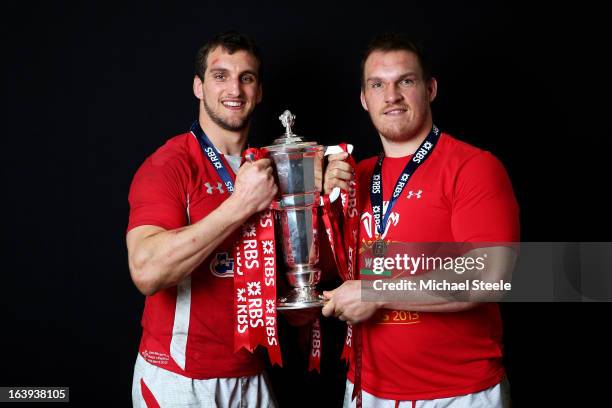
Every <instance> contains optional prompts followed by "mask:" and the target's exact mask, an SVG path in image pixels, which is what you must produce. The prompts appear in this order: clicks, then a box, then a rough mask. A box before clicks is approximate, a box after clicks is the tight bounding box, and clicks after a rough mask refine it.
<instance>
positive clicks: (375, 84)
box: [370, 81, 382, 89]
mask: <svg viewBox="0 0 612 408" xmlns="http://www.w3.org/2000/svg"><path fill="white" fill-rule="evenodd" d="M381 87H382V82H378V81H377V82H370V88H372V89H378V88H381Z"/></svg>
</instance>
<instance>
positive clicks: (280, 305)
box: [276, 286, 325, 310]
mask: <svg viewBox="0 0 612 408" xmlns="http://www.w3.org/2000/svg"><path fill="white" fill-rule="evenodd" d="M324 305H325V301H324V299H323V295H321V294H320V293H319V291H318V290H317V289H316V288H315V287H313V286H304V287H301V288H293V289H291V290H290V291H289V293H287V295H286V296H283V297H280V298H278V300H277V301H276V308H277V309H278V310H294V309H309V308H311V307H323V306H324Z"/></svg>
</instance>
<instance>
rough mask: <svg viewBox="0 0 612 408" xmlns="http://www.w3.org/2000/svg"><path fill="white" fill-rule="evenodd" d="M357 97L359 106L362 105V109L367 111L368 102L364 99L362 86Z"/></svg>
mask: <svg viewBox="0 0 612 408" xmlns="http://www.w3.org/2000/svg"><path fill="white" fill-rule="evenodd" d="M359 99H361V106H363V109H365V110H366V112H367V111H368V104H367V103H366V100H365V95H364V93H363V88H361V93H360V94H359Z"/></svg>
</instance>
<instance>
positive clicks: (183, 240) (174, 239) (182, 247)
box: [128, 197, 251, 295]
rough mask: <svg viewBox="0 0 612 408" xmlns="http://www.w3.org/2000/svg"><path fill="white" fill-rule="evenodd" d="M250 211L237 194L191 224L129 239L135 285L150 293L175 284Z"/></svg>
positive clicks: (237, 225)
mask: <svg viewBox="0 0 612 408" xmlns="http://www.w3.org/2000/svg"><path fill="white" fill-rule="evenodd" d="M250 215H251V212H250V211H249V209H247V208H245V206H244V205H242V203H241V202H240V200H239V199H237V197H230V198H229V199H228V200H226V201H225V202H223V204H221V205H220V206H219V207H218V208H217V209H216V210H214V211H213V212H211V213H210V214H209V215H208V216H206V217H205V218H203V219H202V220H200V221H198V222H197V223H195V224H193V225H189V226H185V227H182V228H178V229H175V230H169V231H166V230H160V231H157V232H155V233H153V234H151V235H149V236H146V237H143V238H142V239H140V240H138V244H137V245H133V247H130V245H129V242H128V250H129V252H130V271H131V273H132V278H133V279H134V282H135V283H136V286H138V288H139V289H140V290H141V292H143V293H144V294H146V295H151V294H153V293H155V292H157V291H159V290H161V289H164V288H167V287H170V286H174V285H176V284H178V283H179V282H181V281H182V280H183V279H184V278H185V277H186V276H188V275H189V274H190V273H191V272H192V271H193V270H194V269H195V268H196V267H197V266H198V265H200V264H201V263H202V261H203V260H204V259H205V258H206V257H207V256H209V255H210V254H211V253H212V252H213V250H214V249H215V248H217V247H218V246H219V245H220V244H221V243H222V242H223V241H224V240H225V239H226V238H227V237H228V236H229V235H230V234H231V233H232V232H233V231H234V230H236V228H238V227H239V226H241V225H242V224H243V223H244V222H245V221H246V220H247V219H248V217H249V216H250ZM128 239H129V237H128Z"/></svg>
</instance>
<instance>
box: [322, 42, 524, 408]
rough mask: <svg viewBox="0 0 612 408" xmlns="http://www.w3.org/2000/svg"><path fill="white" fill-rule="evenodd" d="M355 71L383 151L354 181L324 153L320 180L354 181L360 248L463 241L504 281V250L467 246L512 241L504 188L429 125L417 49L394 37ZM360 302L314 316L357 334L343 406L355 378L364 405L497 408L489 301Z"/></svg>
mask: <svg viewBox="0 0 612 408" xmlns="http://www.w3.org/2000/svg"><path fill="white" fill-rule="evenodd" d="M362 71H363V72H362V75H363V78H362V89H361V103H362V106H363V108H364V109H365V110H366V111H368V113H369V115H370V118H371V120H372V122H373V124H374V126H375V127H376V129H377V130H378V133H379V135H380V139H381V142H382V146H383V153H382V154H381V155H380V156H379V157H373V158H370V159H367V160H364V161H362V162H361V163H359V165H358V166H357V168H356V170H355V176H353V173H352V169H351V167H350V166H349V165H348V164H347V163H346V162H344V161H343V160H344V159H345V158H346V154H340V155H336V156H333V157H331V158H330V161H331V162H330V164H329V166H328V169H327V170H326V177H325V191H326V192H328V191H331V189H332V188H333V187H341V188H344V189H345V190H347V189H348V188H349V181H350V180H351V178H352V177H356V178H357V182H358V186H359V187H360V191H359V192H358V194H359V202H360V204H359V205H360V212H361V223H360V229H359V241H360V243H361V245H362V246H368V245H372V244H373V243H379V244H381V245H382V247H383V248H385V247H386V245H389V244H390V243H394V242H395V243H397V242H400V243H414V242H416V243H427V242H442V243H443V242H467V243H473V244H474V247H476V248H477V249H475V250H473V251H472V252H471V253H472V254H473V255H477V254H479V253H482V251H484V250H486V253H487V254H488V255H489V257H490V259H489V261H492V263H491V264H490V265H493V266H492V267H491V268H490V270H489V272H490V273H500V274H501V275H503V274H504V273H507V271H508V270H509V268H511V267H512V264H513V261H514V256H515V255H514V252H513V250H512V249H510V248H508V247H506V246H503V245H502V246H495V247H488V248H480V246H483V245H480V246H479V245H478V243H506V242H516V241H518V239H519V223H518V205H517V203H516V200H515V197H514V193H513V191H512V186H511V184H510V181H509V179H508V176H507V174H506V171H505V170H504V168H503V166H502V164H501V163H500V162H499V161H498V160H497V159H496V158H495V157H494V156H493V155H492V154H490V153H489V152H486V151H483V150H480V149H478V148H476V147H473V146H470V145H468V144H467V143H464V142H461V141H459V140H457V139H455V138H453V137H451V136H450V135H448V134H446V133H443V132H440V131H439V130H438V129H437V127H436V126H435V125H434V124H433V120H432V113H431V108H430V104H431V102H432V101H433V100H434V99H435V97H436V92H437V82H436V79H435V78H433V76H432V75H431V72H430V68H429V65H428V63H427V60H426V59H425V57H424V55H423V53H422V51H421V50H420V48H418V47H417V46H415V45H414V44H413V43H412V42H411V41H410V40H409V39H407V38H405V37H403V36H401V35H395V34H387V35H383V36H379V37H377V38H375V39H374V40H373V41H372V42H371V44H370V46H369V47H368V48H367V50H366V53H365V56H364V59H363V65H362ZM410 166H412V167H410ZM364 267H365V266H364V265H362V264H360V265H359V269H360V270H363V269H364ZM495 271H497V272H495ZM436 272H437V271H436ZM423 276H425V277H427V275H423ZM361 295H362V281H361V280H349V281H346V282H344V283H343V284H342V285H341V286H340V287H338V288H337V289H335V290H334V291H331V292H327V293H325V296H326V297H327V298H328V299H329V302H328V303H327V305H326V306H325V307H324V309H323V314H324V315H326V316H336V317H338V318H339V319H341V320H344V321H347V322H349V323H351V324H359V329H360V331H361V335H362V337H361V339H362V343H361V345H360V346H359V347H357V348H358V349H357V350H356V351H355V352H357V353H361V356H362V359H361V361H362V363H361V370H360V372H359V373H356V369H355V359H352V360H351V366H350V369H349V373H348V380H347V387H346V393H345V405H346V406H349V405H350V404H351V394H352V390H353V383H354V381H355V376H356V375H360V376H361V377H360V379H361V386H362V390H363V406H365V407H370V406H381V407H382V406H385V407H386V406H398V405H400V406H413V407H414V406H418V407H419V408H420V407H434V406H445V407H474V406H483V407H484V406H486V407H505V406H507V404H508V401H507V400H508V398H507V389H506V388H507V384H506V381H505V373H504V368H503V365H502V341H501V340H502V339H501V335H502V333H501V320H500V315H499V309H498V305H497V304H496V303H478V302H474V301H471V302H462V301H454V300H452V299H449V300H433V301H418V302H417V301H410V299H408V300H407V301H376V302H374V301H370V302H368V301H362V299H361ZM468 299H470V300H472V299H473V298H468ZM353 344H355V343H353ZM417 402H418V403H417ZM353 404H354V401H353Z"/></svg>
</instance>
